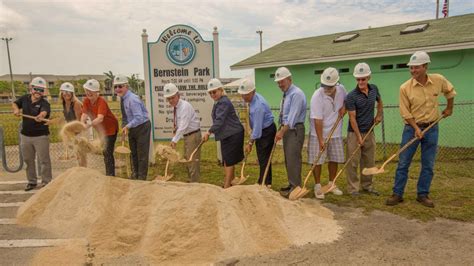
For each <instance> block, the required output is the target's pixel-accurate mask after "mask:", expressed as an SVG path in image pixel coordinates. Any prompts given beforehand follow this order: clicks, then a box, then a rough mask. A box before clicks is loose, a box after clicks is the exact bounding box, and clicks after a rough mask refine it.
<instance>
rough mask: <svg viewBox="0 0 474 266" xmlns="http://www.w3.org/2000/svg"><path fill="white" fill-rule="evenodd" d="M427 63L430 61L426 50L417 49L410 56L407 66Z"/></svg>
mask: <svg viewBox="0 0 474 266" xmlns="http://www.w3.org/2000/svg"><path fill="white" fill-rule="evenodd" d="M427 63H431V60H430V56H429V55H428V54H427V53H426V52H423V51H418V52H415V53H414V54H413V55H412V56H411V57H410V62H408V64H407V66H419V65H424V64H427Z"/></svg>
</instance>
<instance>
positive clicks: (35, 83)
mask: <svg viewBox="0 0 474 266" xmlns="http://www.w3.org/2000/svg"><path fill="white" fill-rule="evenodd" d="M30 86H32V87H40V88H45V89H46V88H47V87H48V84H47V83H46V80H44V78H42V77H36V78H34V79H33V80H31V82H30Z"/></svg>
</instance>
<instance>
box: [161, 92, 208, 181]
mask: <svg viewBox="0 0 474 266" xmlns="http://www.w3.org/2000/svg"><path fill="white" fill-rule="evenodd" d="M163 96H164V97H165V98H166V100H167V101H168V103H169V104H170V105H171V107H173V132H174V136H173V138H172V139H171V144H170V145H171V147H173V149H175V148H176V144H177V143H178V141H179V140H180V139H184V156H185V158H186V159H187V160H188V159H189V158H190V157H191V154H192V153H193V151H194V150H195V149H196V148H197V147H198V146H199V143H200V142H201V138H202V135H201V120H200V119H199V117H198V116H197V114H196V111H195V110H194V107H193V106H192V105H191V104H190V103H189V102H187V101H185V100H183V99H181V95H180V94H179V90H178V87H176V85H174V84H173V83H168V84H166V85H165V86H164V88H163ZM200 159H201V149H199V150H198V151H197V152H196V153H195V155H194V156H193V162H190V163H187V164H186V167H187V168H188V177H189V180H190V181H191V182H199V177H200V167H199V161H200Z"/></svg>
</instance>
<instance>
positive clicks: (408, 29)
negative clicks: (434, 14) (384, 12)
mask: <svg viewBox="0 0 474 266" xmlns="http://www.w3.org/2000/svg"><path fill="white" fill-rule="evenodd" d="M429 25H430V24H429V23H424V24H418V25H412V26H408V27H406V28H405V29H404V30H402V31H400V34H409V33H417V32H422V31H425V30H426V29H427V28H428V26H429Z"/></svg>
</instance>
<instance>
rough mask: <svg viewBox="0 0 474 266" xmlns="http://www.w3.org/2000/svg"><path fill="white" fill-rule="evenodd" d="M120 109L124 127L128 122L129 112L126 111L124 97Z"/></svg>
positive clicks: (121, 99)
mask: <svg viewBox="0 0 474 266" xmlns="http://www.w3.org/2000/svg"><path fill="white" fill-rule="evenodd" d="M120 111H122V127H124V126H126V125H127V124H128V119H127V113H125V106H124V102H123V98H120Z"/></svg>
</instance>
